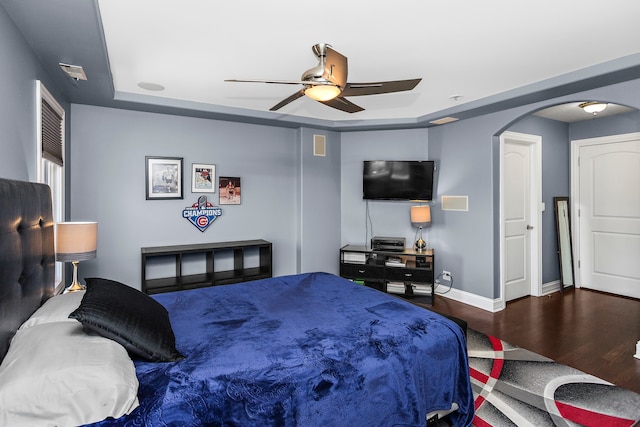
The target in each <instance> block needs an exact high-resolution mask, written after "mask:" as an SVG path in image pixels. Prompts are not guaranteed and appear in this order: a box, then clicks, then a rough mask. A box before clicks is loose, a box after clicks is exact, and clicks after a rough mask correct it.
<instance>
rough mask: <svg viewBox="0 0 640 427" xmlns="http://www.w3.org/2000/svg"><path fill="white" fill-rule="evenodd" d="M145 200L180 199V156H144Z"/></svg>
mask: <svg viewBox="0 0 640 427" xmlns="http://www.w3.org/2000/svg"><path fill="white" fill-rule="evenodd" d="M145 184H146V185H145V187H146V194H147V200H167V199H182V198H183V195H182V157H154V156H146V157H145Z"/></svg>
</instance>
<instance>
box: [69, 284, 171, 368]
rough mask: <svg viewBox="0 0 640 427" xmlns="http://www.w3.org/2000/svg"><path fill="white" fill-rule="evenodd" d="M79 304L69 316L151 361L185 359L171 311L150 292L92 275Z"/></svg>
mask: <svg viewBox="0 0 640 427" xmlns="http://www.w3.org/2000/svg"><path fill="white" fill-rule="evenodd" d="M85 281H86V282H87V290H86V293H85V295H84V297H82V302H81V303H80V306H79V307H78V308H77V309H76V310H75V311H73V312H72V313H71V314H70V315H69V318H71V319H76V320H78V321H79V322H81V323H82V325H83V326H84V327H86V328H88V329H90V330H92V331H95V332H97V333H98V334H100V335H102V336H104V337H107V338H109V339H112V340H114V341H116V342H117V343H119V344H121V345H123V346H124V347H125V348H126V349H127V351H129V352H130V353H132V354H134V355H138V356H140V357H142V358H144V359H146V360H150V361H152V362H172V361H176V360H180V359H182V357H183V356H182V355H181V354H180V352H178V350H177V349H176V338H175V335H174V334H173V329H171V323H170V321H169V313H167V310H166V309H165V308H164V307H163V306H162V305H161V304H160V303H159V302H157V301H156V300H154V299H153V298H151V297H149V296H148V295H146V294H144V293H142V292H140V291H138V290H137V289H134V288H132V287H130V286H127V285H124V284H122V283H120V282H116V281H114V280H108V279H100V278H89V279H85Z"/></svg>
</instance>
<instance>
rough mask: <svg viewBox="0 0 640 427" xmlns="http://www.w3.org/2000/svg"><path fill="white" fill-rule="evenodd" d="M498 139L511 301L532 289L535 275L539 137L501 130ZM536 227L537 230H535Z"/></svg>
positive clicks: (506, 286) (505, 269)
mask: <svg viewBox="0 0 640 427" xmlns="http://www.w3.org/2000/svg"><path fill="white" fill-rule="evenodd" d="M501 141H502V150H503V152H502V159H503V161H502V164H503V166H502V168H503V169H502V171H503V172H502V174H503V176H502V201H503V202H502V216H503V218H502V222H503V227H504V240H503V243H502V254H503V255H502V257H503V283H504V291H503V295H504V300H505V302H506V301H511V300H513V299H516V298H521V297H524V296H527V295H532V294H534V295H539V294H540V292H538V291H536V292H532V286H533V287H535V286H536V285H537V281H538V280H537V279H538V267H539V266H538V259H539V258H538V253H537V248H538V242H537V233H534V229H535V225H536V224H539V222H538V219H537V214H536V209H537V202H536V200H538V199H539V197H537V194H538V192H539V188H538V187H539V186H538V182H537V181H538V180H537V178H536V177H537V176H538V173H537V171H536V170H535V168H538V167H539V158H538V156H537V153H538V152H539V150H538V149H537V145H536V144H539V143H540V142H541V138H540V137H539V136H535V135H525V134H518V133H513V132H505V134H503V136H502V137H501ZM536 231H537V230H536Z"/></svg>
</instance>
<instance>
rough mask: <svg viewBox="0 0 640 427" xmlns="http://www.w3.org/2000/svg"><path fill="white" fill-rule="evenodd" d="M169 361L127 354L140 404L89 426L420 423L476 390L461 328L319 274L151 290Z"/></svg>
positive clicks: (469, 403) (465, 414) (469, 407)
mask: <svg viewBox="0 0 640 427" xmlns="http://www.w3.org/2000/svg"><path fill="white" fill-rule="evenodd" d="M154 298H155V299H156V300H158V301H159V302H160V303H161V304H163V305H164V306H165V307H166V308H167V309H168V311H169V314H170V318H171V323H172V325H173V328H174V332H175V335H176V342H177V347H178V349H179V350H180V352H182V353H183V354H184V355H185V356H186V357H185V358H184V359H183V360H181V361H179V362H173V363H150V362H143V361H136V362H135V364H136V371H137V375H138V378H139V381H140V389H139V399H140V407H139V408H137V409H136V410H134V411H133V412H132V413H131V414H130V415H128V416H125V417H122V418H120V419H117V420H106V421H102V422H100V423H97V424H96V425H98V426H114V425H117V426H305V427H307V426H349V427H357V426H367V427H370V426H384V427H389V426H421V427H423V426H425V416H426V414H427V413H428V412H430V411H433V410H437V409H445V408H450V407H451V403H452V402H456V403H457V404H458V405H459V406H460V411H459V412H458V414H457V415H454V416H453V421H454V423H455V425H456V426H467V425H471V420H472V418H473V396H472V391H471V385H470V380H469V367H468V362H467V354H466V343H465V339H464V336H463V334H462V332H461V330H460V328H459V327H458V326H457V325H455V324H454V323H453V322H451V321H449V320H447V319H445V318H444V317H442V316H439V315H437V314H435V313H433V312H431V311H429V310H426V309H423V308H420V307H418V306H414V305H412V304H410V303H408V302H406V301H403V300H401V299H398V298H396V297H392V296H389V295H386V294H384V293H382V292H379V291H376V290H373V289H369V288H367V287H364V286H361V285H357V284H354V283H352V282H350V281H347V280H345V279H342V278H340V277H337V276H334V275H331V274H326V273H310V274H301V275H293V276H284V277H276V278H273V279H266V280H259V281H254V282H247V283H242V284H236V285H228V286H217V287H210V288H202V289H196V290H190V291H181V292H173V293H166V294H159V295H155V296H154Z"/></svg>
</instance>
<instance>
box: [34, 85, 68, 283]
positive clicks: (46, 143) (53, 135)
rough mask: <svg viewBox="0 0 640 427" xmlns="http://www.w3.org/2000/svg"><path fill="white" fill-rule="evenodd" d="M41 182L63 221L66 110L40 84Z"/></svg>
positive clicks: (58, 274)
mask: <svg viewBox="0 0 640 427" xmlns="http://www.w3.org/2000/svg"><path fill="white" fill-rule="evenodd" d="M36 93H37V99H36V105H37V114H36V117H37V122H38V123H37V135H38V138H37V149H36V152H37V162H38V168H37V169H38V182H42V183H44V184H47V185H49V187H51V198H52V201H53V221H54V222H61V221H64V193H65V191H64V190H65V181H64V148H65V147H64V134H65V120H64V117H65V111H64V109H63V108H62V107H61V106H60V104H58V102H57V101H56V100H55V98H54V97H53V96H52V95H51V93H49V91H48V90H47V89H46V88H45V87H44V85H43V84H42V83H41V82H40V81H38V82H37V90H36ZM62 272H63V269H62V263H61V262H56V279H55V280H56V282H55V283H56V289H58V287H59V286H60V284H61V283H62V280H63V273H62Z"/></svg>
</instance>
